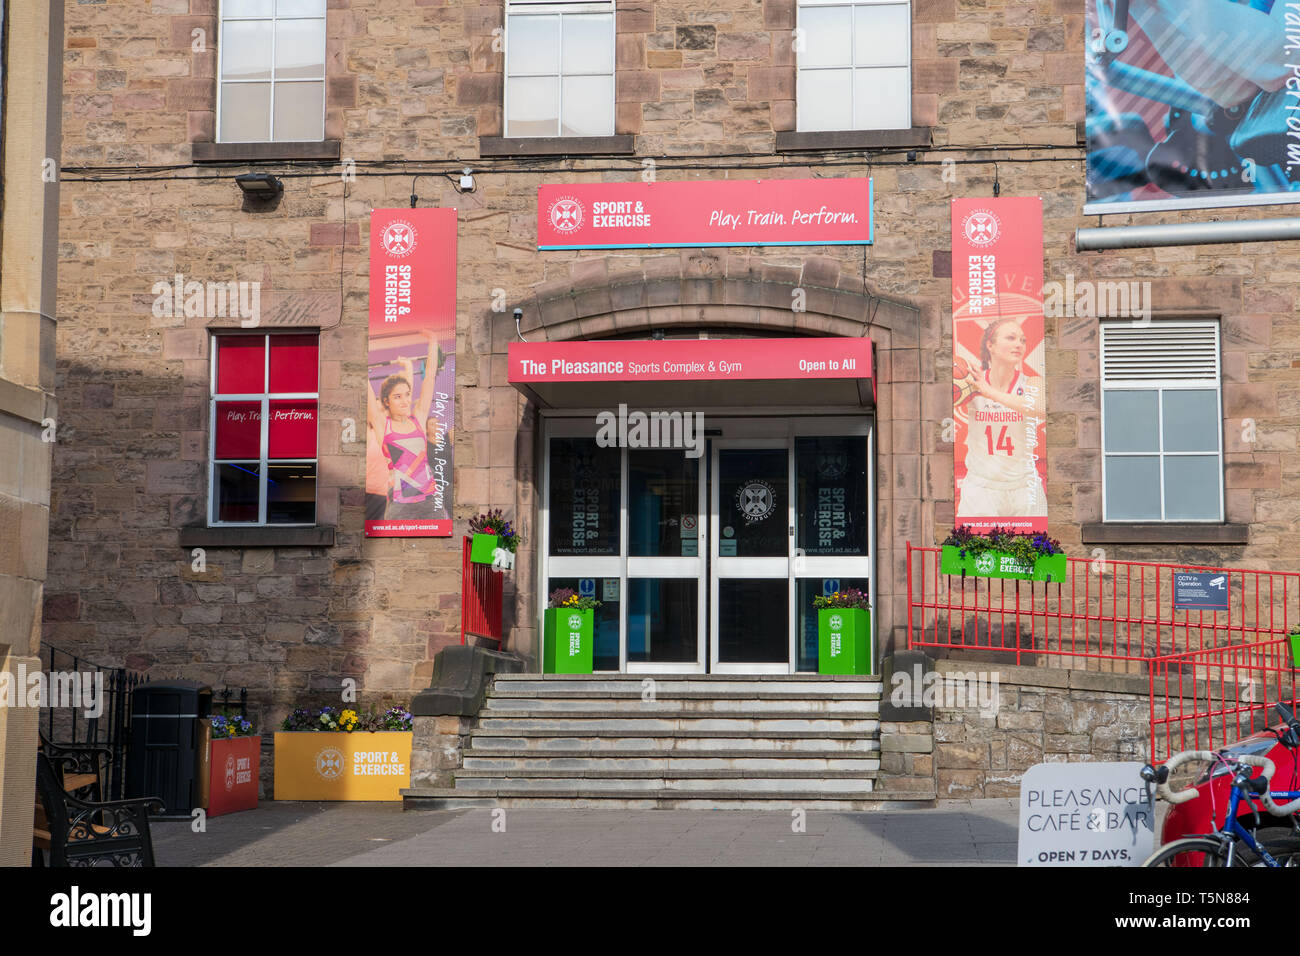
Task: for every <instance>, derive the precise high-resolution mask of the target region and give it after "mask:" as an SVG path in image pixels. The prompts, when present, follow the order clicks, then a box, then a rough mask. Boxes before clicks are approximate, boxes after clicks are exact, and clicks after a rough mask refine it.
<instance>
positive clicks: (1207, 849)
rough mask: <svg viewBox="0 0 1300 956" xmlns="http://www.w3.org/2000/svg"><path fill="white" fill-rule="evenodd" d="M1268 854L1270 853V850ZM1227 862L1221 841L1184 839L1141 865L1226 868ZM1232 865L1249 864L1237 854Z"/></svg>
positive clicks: (1205, 838) (1158, 851)
mask: <svg viewBox="0 0 1300 956" xmlns="http://www.w3.org/2000/svg"><path fill="white" fill-rule="evenodd" d="M1269 852H1270V853H1271V852H1272V850H1270V851H1269ZM1191 854H1196V855H1195V856H1193V855H1191ZM1227 862H1228V847H1227V844H1225V843H1224V842H1223V841H1222V840H1218V839H1215V838H1214V837H1186V838H1185V839H1182V840H1175V841H1174V842H1173V843H1166V844H1165V845H1164V846H1162V847H1161V848H1160V849H1159V850H1157V851H1156V852H1155V853H1153V854H1151V856H1150V857H1148V859H1147V861H1146V862H1145V863H1143V864H1142V865H1143V866H1149V867H1155V866H1184V867H1185V866H1202V867H1222V866H1226V865H1227ZM1233 865H1235V866H1249V865H1250V864H1249V863H1245V862H1243V861H1242V860H1241V856H1240V854H1237V855H1236V858H1235V859H1234V860H1233Z"/></svg>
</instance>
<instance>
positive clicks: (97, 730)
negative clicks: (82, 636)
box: [29, 644, 144, 800]
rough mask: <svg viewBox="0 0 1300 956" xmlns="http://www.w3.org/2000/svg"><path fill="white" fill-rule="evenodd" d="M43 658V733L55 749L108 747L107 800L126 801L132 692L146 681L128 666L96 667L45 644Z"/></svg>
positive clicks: (42, 651) (78, 656)
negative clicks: (84, 745) (93, 745)
mask: <svg viewBox="0 0 1300 956" xmlns="http://www.w3.org/2000/svg"><path fill="white" fill-rule="evenodd" d="M40 659H41V667H42V669H43V671H44V673H43V675H42V676H41V677H40V678H39V680H41V681H43V684H44V686H43V695H42V698H41V732H42V734H43V735H44V737H45V738H46V739H47V740H49V741H51V742H52V743H55V744H62V745H65V746H67V745H73V746H75V745H77V744H96V745H98V746H101V747H107V748H108V750H109V752H110V757H109V763H108V767H107V772H106V777H107V780H106V781H105V783H106V787H105V793H104V799H106V800H120V799H122V797H123V795H124V791H125V787H126V751H127V740H128V738H129V736H130V730H131V727H130V725H131V692H132V691H133V690H135V688H136V687H138V686H139V685H140V684H142V683H144V676H143V675H142V674H139V673H137V672H136V671H132V670H128V669H127V668H125V667H105V666H103V665H101V664H96V663H94V662H93V661H90V660H87V659H86V658H84V657H82V656H80V655H79V654H73V653H71V652H69V651H65V650H62V649H61V648H58V647H54V646H52V645H49V644H42V645H41V650H40ZM31 679H32V677H31V675H29V681H30V680H31ZM87 688H90V689H89V690H87Z"/></svg>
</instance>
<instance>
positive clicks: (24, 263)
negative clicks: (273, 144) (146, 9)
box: [0, 3, 63, 866]
mask: <svg viewBox="0 0 1300 956" xmlns="http://www.w3.org/2000/svg"><path fill="white" fill-rule="evenodd" d="M4 18H5V23H4V32H3V44H4V57H3V63H4V68H3V69H4V76H3V86H4V89H5V101H4V115H3V125H2V126H0V130H2V132H0V143H2V144H3V167H4V176H3V200H4V202H3V214H2V215H0V443H3V447H4V453H3V455H0V551H2V552H3V557H0V686H2V687H4V689H5V691H6V695H5V698H4V700H3V702H0V866H24V865H26V864H27V863H28V862H29V861H30V860H31V847H32V809H33V802H32V797H33V794H34V793H35V791H36V747H37V717H38V715H39V713H40V712H39V710H37V709H36V708H35V707H31V706H26V705H27V703H28V701H27V698H26V694H25V693H24V694H23V697H22V700H18V699H16V697H11V696H10V694H11V693H12V689H13V688H14V687H15V686H19V685H20V681H21V680H22V678H23V677H24V676H25V675H27V674H29V673H35V672H37V671H39V670H40V668H41V659H40V648H41V605H42V596H43V590H44V587H45V582H46V567H47V563H46V559H47V555H48V528H49V521H50V463H51V461H52V457H53V456H52V451H53V444H52V440H53V439H54V437H55V436H56V434H57V424H58V405H57V403H56V401H55V398H54V376H55V372H54V338H55V316H56V311H55V298H56V288H55V285H56V272H57V270H56V264H57V256H56V243H57V240H58V211H59V184H58V181H57V177H56V176H55V175H54V171H55V170H54V167H53V164H52V163H49V162H47V159H46V158H47V157H52V156H55V155H57V153H58V147H59V114H60V108H61V104H60V102H59V72H60V70H59V55H60V49H61V46H62V43H61V38H62V29H63V28H62V24H63V9H62V7H61V5H60V4H58V3H53V4H50V3H28V4H23V5H22V6H21V7H16V6H15V5H13V4H10V5H8V7H7V8H6V9H5V11H4ZM46 173H48V175H45V174H46ZM24 690H25V687H24Z"/></svg>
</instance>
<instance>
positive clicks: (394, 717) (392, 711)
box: [382, 707, 415, 730]
mask: <svg viewBox="0 0 1300 956" xmlns="http://www.w3.org/2000/svg"><path fill="white" fill-rule="evenodd" d="M414 721H415V718H414V717H412V716H411V712H410V711H409V710H407V709H406V708H405V707H389V708H388V710H386V711H385V712H384V716H383V728H382V729H383V730H410V729H411V728H412V727H413V726H414Z"/></svg>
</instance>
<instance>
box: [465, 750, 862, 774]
mask: <svg viewBox="0 0 1300 956" xmlns="http://www.w3.org/2000/svg"><path fill="white" fill-rule="evenodd" d="M463 766H464V769H465V770H467V771H468V770H484V771H495V772H500V773H507V772H514V773H520V772H522V773H538V774H542V773H588V772H606V771H611V772H618V773H654V774H657V775H659V776H681V775H683V774H687V773H695V772H710V771H724V770H725V771H729V772H735V773H751V774H758V775H768V774H770V773H777V774H778V775H779V774H783V773H803V774H820V773H835V772H851V773H860V774H872V773H875V772H876V771H877V770H879V769H880V758H879V757H878V756H876V755H874V754H864V755H859V756H851V757H841V756H836V755H830V756H825V755H822V756H808V755H806V754H802V753H775V752H774V753H763V754H759V755H756V754H755V753H754V752H752V751H745V750H720V751H716V752H712V753H707V754H689V755H681V754H679V753H677V752H674V751H658V752H656V751H649V752H647V751H637V750H615V751H610V752H608V753H602V754H601V755H600V756H592V755H590V754H589V753H579V752H574V753H565V754H547V753H540V752H538V751H535V750H527V749H518V750H503V751H501V752H499V753H492V754H490V755H487V754H483V755H480V753H479V751H478V750H466V751H465V757H464V764H463Z"/></svg>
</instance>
